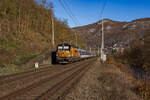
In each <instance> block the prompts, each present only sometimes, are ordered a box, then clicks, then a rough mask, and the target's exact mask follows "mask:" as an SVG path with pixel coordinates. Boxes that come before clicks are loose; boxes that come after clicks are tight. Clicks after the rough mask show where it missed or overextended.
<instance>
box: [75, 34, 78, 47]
mask: <svg viewBox="0 0 150 100" xmlns="http://www.w3.org/2000/svg"><path fill="white" fill-rule="evenodd" d="M75 36H76V46H78V44H77V41H78V40H77V38H78V37H77V33H76V32H75Z"/></svg>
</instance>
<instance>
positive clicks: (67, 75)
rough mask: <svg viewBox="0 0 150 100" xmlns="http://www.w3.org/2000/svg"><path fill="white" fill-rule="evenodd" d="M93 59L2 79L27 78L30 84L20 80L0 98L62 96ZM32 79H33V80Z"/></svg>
mask: <svg viewBox="0 0 150 100" xmlns="http://www.w3.org/2000/svg"><path fill="white" fill-rule="evenodd" d="M95 59H96V58H93V59H88V60H86V61H82V62H77V63H74V64H73V65H71V64H69V65H65V67H64V66H63V67H62V65H61V66H57V67H56V68H50V69H49V68H47V69H42V70H40V71H37V72H34V71H33V72H29V73H23V75H21V74H20V76H19V75H18V76H12V77H15V78H14V79H13V78H6V79H5V80H3V82H9V83H14V84H15V83H16V84H17V82H18V80H20V81H21V82H22V81H25V80H28V82H29V83H30V84H29V83H28V84H27V83H26V82H27V81H26V82H25V83H24V82H22V83H24V84H22V85H20V88H17V89H13V90H12V91H10V92H5V93H3V95H2V96H1V97H0V100H48V98H51V99H50V100H54V99H58V97H62V95H64V93H65V92H64V91H65V90H66V88H68V86H71V85H72V84H73V83H75V81H77V80H78V79H79V78H80V77H81V76H82V75H83V73H84V72H85V71H86V70H87V68H88V67H87V66H88V65H89V64H90V63H92V62H93V61H94V60H95ZM31 73H32V74H31ZM32 75H33V76H32ZM26 78H27V79H26ZM36 78H37V79H36ZM9 79H10V80H11V81H10V80H9ZM32 79H33V80H34V79H35V81H33V80H32ZM0 82H1V81H0ZM9 83H8V84H9ZM68 84H70V85H68ZM9 85H10V84H9ZM5 86H6V85H4V84H3V85H2V86H1V87H0V89H2V88H5ZM65 86H67V87H65ZM6 88H7V87H6ZM9 89H10V88H9ZM6 90H7V89H6ZM6 90H5V91H6ZM58 90H59V91H58ZM60 90H61V93H60ZM2 92H3V91H2ZM57 92H58V93H57ZM52 98H53V99H52Z"/></svg>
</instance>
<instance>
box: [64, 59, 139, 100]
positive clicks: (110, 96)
mask: <svg viewBox="0 0 150 100" xmlns="http://www.w3.org/2000/svg"><path fill="white" fill-rule="evenodd" d="M134 84H135V83H134V79H133V78H132V77H131V76H129V75H127V74H126V73H124V72H122V71H120V69H119V68H117V67H115V66H113V65H107V64H102V63H100V61H99V60H97V61H96V63H95V64H94V65H93V66H92V67H91V69H89V70H88V72H86V73H85V75H84V77H82V79H81V81H80V82H79V83H78V84H77V86H76V88H75V89H73V91H72V92H71V93H69V94H68V95H67V96H66V98H65V100H142V99H141V98H140V97H139V96H137V95H136V94H135V93H134V92H133V91H132V88H133V87H134Z"/></svg>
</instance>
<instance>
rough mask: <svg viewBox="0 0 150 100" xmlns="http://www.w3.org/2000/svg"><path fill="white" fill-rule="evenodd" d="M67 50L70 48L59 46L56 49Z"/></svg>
mask: <svg viewBox="0 0 150 100" xmlns="http://www.w3.org/2000/svg"><path fill="white" fill-rule="evenodd" d="M69 48H70V47H69V46H64V45H61V46H58V47H57V50H69Z"/></svg>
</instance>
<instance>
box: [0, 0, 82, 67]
mask: <svg viewBox="0 0 150 100" xmlns="http://www.w3.org/2000/svg"><path fill="white" fill-rule="evenodd" d="M52 7H53V5H52V3H47V2H46V0H0V65H1V66H2V65H3V66H4V65H5V64H16V65H20V64H23V63H26V62H27V61H28V60H30V59H32V58H34V57H35V56H37V55H39V54H41V53H43V52H45V51H47V50H50V49H52V47H51V35H52V25H51V24H52V21H51V17H52V13H53V11H52ZM54 24H55V46H56V45H57V44H58V43H62V42H69V41H70V40H74V37H75V33H74V32H73V31H72V30H71V29H70V28H69V27H68V25H67V22H66V21H65V20H63V21H60V20H59V19H57V18H56V17H55V16H54ZM73 43H75V41H73ZM78 43H80V44H81V45H80V46H83V45H82V44H83V41H82V38H81V37H80V36H79V35H78Z"/></svg>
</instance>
